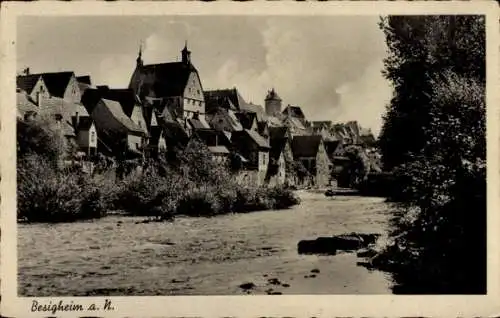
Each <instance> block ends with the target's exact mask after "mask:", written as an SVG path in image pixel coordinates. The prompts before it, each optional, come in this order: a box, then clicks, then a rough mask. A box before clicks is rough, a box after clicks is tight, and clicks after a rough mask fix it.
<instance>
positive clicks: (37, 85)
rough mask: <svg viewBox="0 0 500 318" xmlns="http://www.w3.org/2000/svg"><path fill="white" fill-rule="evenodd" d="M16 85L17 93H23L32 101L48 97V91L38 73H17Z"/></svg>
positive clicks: (36, 101)
mask: <svg viewBox="0 0 500 318" xmlns="http://www.w3.org/2000/svg"><path fill="white" fill-rule="evenodd" d="M16 86H17V92H18V93H25V94H26V95H27V97H28V98H29V99H30V100H31V101H33V103H35V104H37V105H38V103H39V101H40V99H41V98H49V91H48V89H47V85H46V84H45V82H44V80H43V78H42V76H41V75H40V74H29V69H27V74H25V75H18V76H17V77H16Z"/></svg>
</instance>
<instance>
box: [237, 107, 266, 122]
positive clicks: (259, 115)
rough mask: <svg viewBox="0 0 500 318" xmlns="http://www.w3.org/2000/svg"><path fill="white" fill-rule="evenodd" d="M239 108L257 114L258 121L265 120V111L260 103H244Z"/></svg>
mask: <svg viewBox="0 0 500 318" xmlns="http://www.w3.org/2000/svg"><path fill="white" fill-rule="evenodd" d="M240 109H241V110H242V111H244V112H250V113H255V114H256V115H257V121H259V122H261V121H266V120H267V115H266V112H265V111H264V108H263V107H262V106H260V105H256V104H252V103H245V104H244V105H242V106H241V107H240Z"/></svg>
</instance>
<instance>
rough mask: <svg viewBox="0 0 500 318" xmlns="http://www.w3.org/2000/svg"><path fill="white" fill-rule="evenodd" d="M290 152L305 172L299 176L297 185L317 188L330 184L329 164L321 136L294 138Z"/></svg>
mask: <svg viewBox="0 0 500 318" xmlns="http://www.w3.org/2000/svg"><path fill="white" fill-rule="evenodd" d="M292 152H293V158H294V160H295V161H296V162H298V163H300V164H301V165H302V166H303V167H304V168H305V170H306V171H307V173H306V174H305V175H302V176H299V180H297V181H298V183H300V184H303V185H306V186H313V187H319V188H322V187H326V186H328V185H329V184H330V169H331V162H330V159H329V158H328V154H327V152H326V149H325V146H324V143H323V138H322V137H321V136H294V137H293V140H292Z"/></svg>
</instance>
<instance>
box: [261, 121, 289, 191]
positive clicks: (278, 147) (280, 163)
mask: <svg viewBox="0 0 500 318" xmlns="http://www.w3.org/2000/svg"><path fill="white" fill-rule="evenodd" d="M269 134H270V136H269V138H270V147H271V149H270V151H269V167H268V169H267V174H266V182H267V183H268V184H270V185H283V184H286V185H293V184H294V183H295V179H294V172H293V154H292V149H291V145H290V136H289V134H288V129H287V128H286V127H271V128H269Z"/></svg>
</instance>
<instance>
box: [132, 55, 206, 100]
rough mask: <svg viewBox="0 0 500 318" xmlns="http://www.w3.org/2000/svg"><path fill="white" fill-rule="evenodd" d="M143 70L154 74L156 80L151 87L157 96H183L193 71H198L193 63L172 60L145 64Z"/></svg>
mask: <svg viewBox="0 0 500 318" xmlns="http://www.w3.org/2000/svg"><path fill="white" fill-rule="evenodd" d="M141 72H142V73H145V74H153V76H154V78H155V81H154V83H153V86H152V87H151V88H152V89H153V91H154V93H155V95H156V96H157V97H167V96H181V95H183V94H184V90H185V88H186V85H187V83H188V80H189V75H190V74H191V73H192V72H197V71H196V68H195V67H194V66H193V65H192V64H191V63H189V64H188V63H184V62H171V63H161V64H150V65H144V66H143V67H142V68H141Z"/></svg>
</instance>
